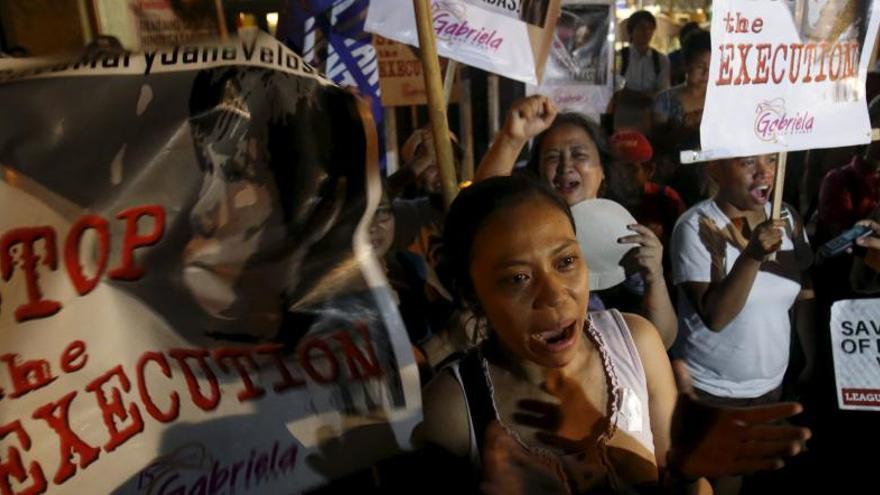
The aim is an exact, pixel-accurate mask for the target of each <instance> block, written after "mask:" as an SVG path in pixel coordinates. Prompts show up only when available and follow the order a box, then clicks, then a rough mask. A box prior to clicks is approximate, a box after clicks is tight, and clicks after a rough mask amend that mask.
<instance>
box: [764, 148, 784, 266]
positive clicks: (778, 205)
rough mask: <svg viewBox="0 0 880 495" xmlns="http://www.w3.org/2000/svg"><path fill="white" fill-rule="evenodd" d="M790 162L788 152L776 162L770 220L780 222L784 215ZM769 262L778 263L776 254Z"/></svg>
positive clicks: (781, 154) (770, 257)
mask: <svg viewBox="0 0 880 495" xmlns="http://www.w3.org/2000/svg"><path fill="white" fill-rule="evenodd" d="M787 160H788V152H785V151H783V152H781V153H779V159H778V160H777V161H776V175H775V176H774V178H773V207H772V208H771V209H770V219H771V220H779V218H780V217H781V215H782V195H783V192H784V188H785V164H786V161H787ZM767 259H768V260H769V261H776V253H773V254H771V255H770V256H769V257H768V258H767Z"/></svg>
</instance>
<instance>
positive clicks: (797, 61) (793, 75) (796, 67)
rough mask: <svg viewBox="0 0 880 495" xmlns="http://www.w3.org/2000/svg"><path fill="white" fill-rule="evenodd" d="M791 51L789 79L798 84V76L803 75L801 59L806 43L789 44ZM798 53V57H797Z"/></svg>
mask: <svg viewBox="0 0 880 495" xmlns="http://www.w3.org/2000/svg"><path fill="white" fill-rule="evenodd" d="M789 48H790V49H791V52H790V54H789V58H788V80H789V81H790V82H791V83H792V84H796V83H797V80H798V77H799V76H800V75H801V60H802V59H803V55H804V45H802V44H800V43H792V44H791V45H789ZM795 55H797V58H795Z"/></svg>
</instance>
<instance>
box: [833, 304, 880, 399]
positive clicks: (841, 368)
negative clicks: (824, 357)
mask: <svg viewBox="0 0 880 495" xmlns="http://www.w3.org/2000/svg"><path fill="white" fill-rule="evenodd" d="M831 347H832V352H833V356H834V377H835V379H836V382H837V404H838V406H839V407H840V408H841V409H853V410H865V411H880V299H855V300H846V301H837V302H835V303H834V305H833V306H831Z"/></svg>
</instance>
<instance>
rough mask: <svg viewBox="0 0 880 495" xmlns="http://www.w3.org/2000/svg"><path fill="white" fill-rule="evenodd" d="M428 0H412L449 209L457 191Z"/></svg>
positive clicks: (434, 134) (445, 200) (429, 113)
mask: <svg viewBox="0 0 880 495" xmlns="http://www.w3.org/2000/svg"><path fill="white" fill-rule="evenodd" d="M429 2H430V0H413V5H414V6H415V10H416V27H417V28H418V31H419V48H420V50H419V56H420V58H421V60H422V72H423V73H424V75H425V90H426V92H427V94H428V116H429V118H430V120H431V132H432V135H433V136H434V150H436V152H437V165H438V167H439V168H440V178H441V179H442V181H443V200H444V203H445V205H446V207H447V208H448V207H449V205H450V204H452V200H454V199H455V195H456V194H457V193H458V181H457V180H456V177H455V166H454V162H453V159H452V142H451V141H450V140H449V122H448V121H447V119H446V100H445V98H444V94H443V81H442V77H441V74H440V60H439V59H438V58H437V45H436V41H435V40H434V25H433V23H432V21H431V5H430V3H429Z"/></svg>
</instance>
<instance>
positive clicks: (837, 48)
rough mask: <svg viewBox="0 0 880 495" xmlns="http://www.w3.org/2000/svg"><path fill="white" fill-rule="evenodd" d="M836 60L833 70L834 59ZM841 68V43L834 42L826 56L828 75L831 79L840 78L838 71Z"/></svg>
mask: <svg viewBox="0 0 880 495" xmlns="http://www.w3.org/2000/svg"><path fill="white" fill-rule="evenodd" d="M835 60H837V70H834V61H835ZM842 68H843V45H841V44H840V43H835V44H834V48H833V49H832V50H831V56H830V57H828V76H829V77H830V78H831V80H832V81H836V80H838V79H840V71H841V69H842Z"/></svg>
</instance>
